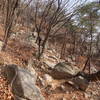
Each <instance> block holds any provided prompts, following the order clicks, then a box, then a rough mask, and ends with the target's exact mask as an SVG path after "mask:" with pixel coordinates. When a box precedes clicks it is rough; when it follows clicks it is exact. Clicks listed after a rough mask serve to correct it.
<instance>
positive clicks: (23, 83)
mask: <svg viewBox="0 0 100 100" xmlns="http://www.w3.org/2000/svg"><path fill="white" fill-rule="evenodd" d="M5 68H6V74H7V79H8V82H9V84H10V85H11V89H12V92H13V94H14V96H15V100H44V97H43V96H42V94H41V92H40V90H39V88H38V87H37V86H36V85H35V83H36V79H37V75H36V73H35V70H33V71H32V70H31V71H29V70H28V69H25V68H21V67H18V66H16V65H7V66H6V67H5Z"/></svg>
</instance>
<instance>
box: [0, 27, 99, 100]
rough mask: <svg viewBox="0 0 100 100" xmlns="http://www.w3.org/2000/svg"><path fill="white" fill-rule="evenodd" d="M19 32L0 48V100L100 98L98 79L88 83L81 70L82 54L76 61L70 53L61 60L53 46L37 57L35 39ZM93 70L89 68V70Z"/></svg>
mask: <svg viewBox="0 0 100 100" xmlns="http://www.w3.org/2000/svg"><path fill="white" fill-rule="evenodd" d="M1 29H2V27H1V28H0V34H3V32H2V31H1ZM17 31H18V30H17ZM23 32H24V33H25V30H24V29H23V30H20V31H19V33H17V34H15V35H14V34H13V35H12V37H10V39H9V41H8V45H7V48H6V50H5V51H0V100H100V82H99V80H96V82H91V81H90V79H89V78H88V75H87V74H85V73H82V72H81V69H82V65H83V64H82V63H83V62H84V59H85V58H84V57H83V58H82V57H80V59H79V58H78V59H79V62H76V60H75V57H74V56H68V57H67V58H66V59H65V60H63V59H60V55H59V53H57V52H56V51H55V49H54V48H47V49H46V50H45V52H44V54H43V56H42V58H41V60H37V58H36V52H37V47H38V46H37V44H36V43H35V42H34V41H35V38H32V37H31V36H26V37H25V38H23V35H21V33H23ZM16 36H17V37H18V38H17V39H16ZM0 37H1V38H2V35H0ZM19 38H22V39H20V40H19ZM24 40H26V41H27V42H26V41H24ZM1 42H2V41H1ZM97 71H98V68H97V69H96V68H95V67H92V69H91V72H93V73H96V72H97Z"/></svg>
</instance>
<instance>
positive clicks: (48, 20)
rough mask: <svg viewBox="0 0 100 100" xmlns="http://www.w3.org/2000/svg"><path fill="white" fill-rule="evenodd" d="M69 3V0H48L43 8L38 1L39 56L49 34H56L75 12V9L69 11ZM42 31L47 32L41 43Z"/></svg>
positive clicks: (36, 12) (36, 16) (36, 25)
mask: <svg viewBox="0 0 100 100" xmlns="http://www.w3.org/2000/svg"><path fill="white" fill-rule="evenodd" d="M68 3H69V0H67V1H65V2H63V0H50V1H47V2H46V4H45V7H44V8H43V9H42V10H41V9H40V1H38V2H36V7H35V28H36V31H37V33H38V37H37V40H38V41H39V44H38V45H39V47H38V51H39V53H38V58H40V57H41V56H42V54H43V52H44V49H45V45H46V43H47V40H48V38H49V36H50V35H54V34H56V33H57V32H58V31H59V30H60V29H61V28H62V27H63V26H64V25H65V24H66V23H68V21H69V20H70V19H71V18H72V16H73V15H74V14H75V13H73V11H72V12H70V13H68V12H67V10H68V9H67V7H68ZM40 13H41V14H40ZM40 17H41V18H40ZM39 18H40V20H39ZM44 26H45V28H44ZM41 32H43V33H44V34H45V37H44V39H43V40H42V42H41V43H40V41H41V39H40V38H41V37H40V33H41ZM40 44H41V46H40Z"/></svg>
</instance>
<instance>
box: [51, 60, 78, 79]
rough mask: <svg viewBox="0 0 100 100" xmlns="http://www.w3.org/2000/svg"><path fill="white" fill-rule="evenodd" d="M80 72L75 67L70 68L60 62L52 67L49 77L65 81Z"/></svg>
mask: <svg viewBox="0 0 100 100" xmlns="http://www.w3.org/2000/svg"><path fill="white" fill-rule="evenodd" d="M78 72H80V70H79V69H78V68H77V67H76V66H72V65H71V64H70V63H69V62H60V63H58V64H57V65H55V66H54V69H52V71H51V75H52V76H53V78H56V79H67V78H71V77H73V76H74V75H76V74H77V73H78Z"/></svg>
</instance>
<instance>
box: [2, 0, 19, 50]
mask: <svg viewBox="0 0 100 100" xmlns="http://www.w3.org/2000/svg"><path fill="white" fill-rule="evenodd" d="M18 3H19V0H6V2H5V7H6V9H5V12H6V13H5V21H4V32H5V34H4V46H3V48H2V49H3V50H4V49H5V47H6V45H7V41H8V38H9V36H10V30H11V27H12V23H13V20H14V13H15V10H16V8H17V7H18Z"/></svg>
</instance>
